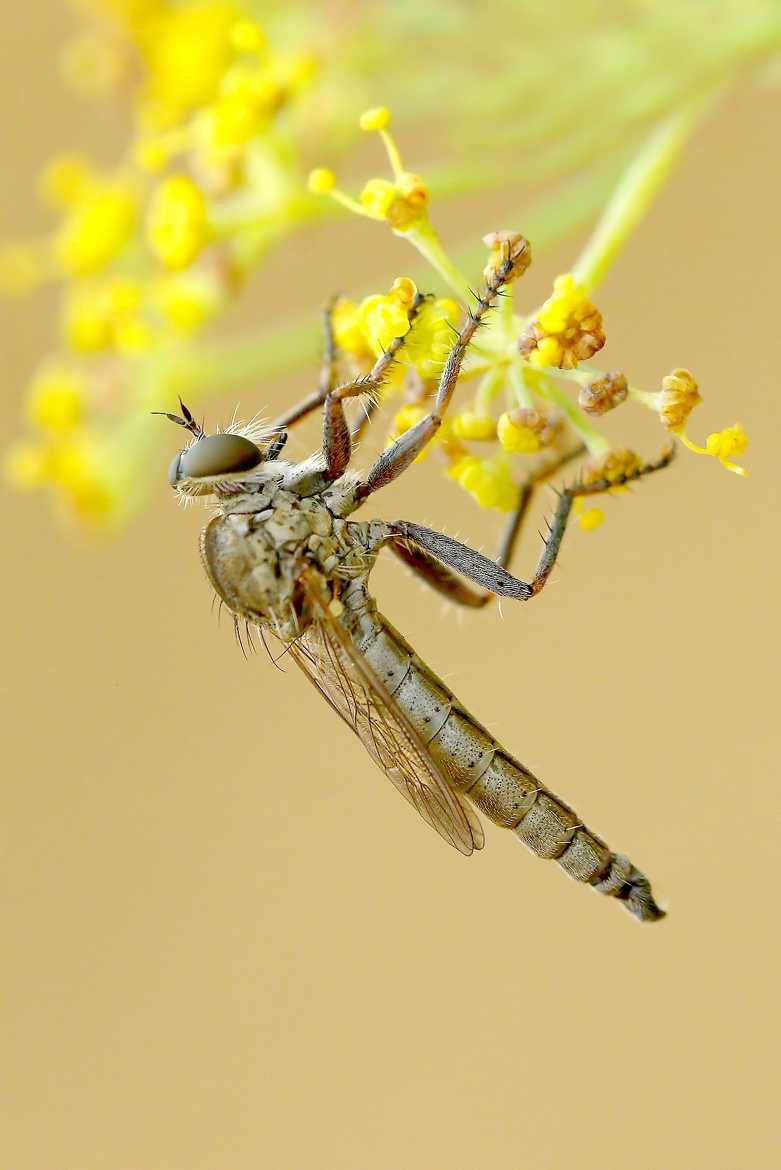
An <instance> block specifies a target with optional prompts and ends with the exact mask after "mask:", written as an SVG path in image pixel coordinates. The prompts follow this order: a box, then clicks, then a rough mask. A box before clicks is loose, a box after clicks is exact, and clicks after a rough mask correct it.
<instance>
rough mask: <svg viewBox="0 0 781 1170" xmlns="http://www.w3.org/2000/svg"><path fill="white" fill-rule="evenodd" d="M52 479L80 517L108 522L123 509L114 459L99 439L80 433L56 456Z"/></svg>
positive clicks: (90, 520) (64, 501) (55, 454)
mask: <svg viewBox="0 0 781 1170" xmlns="http://www.w3.org/2000/svg"><path fill="white" fill-rule="evenodd" d="M53 480H54V483H55V484H56V486H57V487H58V488H59V490H60V496H61V499H62V501H63V503H64V504H65V505H66V506H67V508H68V510H69V511H70V512H72V513H74V514H75V515H76V516H77V517H78V518H79V519H81V520H88V521H89V522H91V523H93V524H99V525H102V524H105V523H107V522H109V521H110V520H112V519H115V518H116V517H117V516H118V515H119V513H120V511H121V509H122V497H121V494H120V493H119V491H118V488H117V484H116V482H115V479H114V477H113V475H112V471H111V460H110V458H109V456H108V454H107V452H106V451H105V450H104V448H103V445H102V443H101V442H99V441H98V439H97V438H96V437H95V436H93V435H91V434H89V433H84V434H79V435H77V436H75V437H74V438H73V439H72V440H70V441H68V442H66V443H63V444H62V446H60V447H59V448H58V449H57V450H56V452H54V455H53Z"/></svg>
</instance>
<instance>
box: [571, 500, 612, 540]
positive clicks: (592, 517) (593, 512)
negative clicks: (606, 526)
mask: <svg viewBox="0 0 781 1170" xmlns="http://www.w3.org/2000/svg"><path fill="white" fill-rule="evenodd" d="M575 514H576V516H577V518H578V524H579V525H580V527H581V528H582V529H583V531H584V532H594V530H595V529H597V528H599V526H600V524H601V523H602V521H603V520H604V519H605V513H604V512H603V511H602V509H601V508H588V507H586V506H585V504H584V502H583V500H582V498H581V497H578V498H577V499H576V500H575Z"/></svg>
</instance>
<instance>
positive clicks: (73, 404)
mask: <svg viewBox="0 0 781 1170" xmlns="http://www.w3.org/2000/svg"><path fill="white" fill-rule="evenodd" d="M85 397H86V385H85V382H84V379H83V378H82V376H81V375H80V374H79V373H78V372H77V371H76V370H74V369H72V368H70V367H68V366H62V365H52V366H50V367H48V368H47V369H44V370H42V371H41V373H40V374H38V375H37V377H35V378H34V379H33V382H32V385H31V386H30V390H29V395H28V400H27V413H28V416H29V419H30V421H31V423H32V424H33V425H34V426H36V427H39V428H40V429H41V430H44V431H49V432H52V433H54V434H63V433H65V432H66V431H70V430H73V428H74V427H76V426H77V425H78V424H79V423H80V422H81V419H82V415H83V413H84V402H85Z"/></svg>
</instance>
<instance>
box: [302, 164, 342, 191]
mask: <svg viewBox="0 0 781 1170" xmlns="http://www.w3.org/2000/svg"><path fill="white" fill-rule="evenodd" d="M307 186H308V187H309V190H310V191H311V192H312V194H313V195H328V194H329V192H331V191H333V189H334V187H335V186H336V175H335V174H334V173H333V171H329V170H328V169H327V167H315V169H314V170H313V171H310V172H309V178H308V180H307Z"/></svg>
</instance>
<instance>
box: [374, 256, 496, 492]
mask: <svg viewBox="0 0 781 1170" xmlns="http://www.w3.org/2000/svg"><path fill="white" fill-rule="evenodd" d="M516 264H517V256H516V257H514V258H513V257H508V258H507V260H506V261H505V263H504V264H502V265H501V266H500V267H499V268H498V269H497V270H496V271H495V273H494V274H493V275H492V277H491V279H490V280H489V281H488V282H487V283H486V285H485V288H484V290H483V292H482V293H481V295H480V296H479V297H478V298H477V305H476V306H475V308H474V309H470V311H469V313H468V315H467V318H466V321H465V322H464V324H463V325H462V326H461V329H460V331H459V333H458V335H457V337H456V341H455V344H454V345H453V348H452V349H451V350H450V353H449V355H448V359H447V361H446V362H445V368H444V369H443V371H442V376H441V378H440V379H439V386H438V388H437V393H436V397H435V399H434V409H433V410H432V411H431V414H429V415H427V417H426V418H424V419H421V421H420V422H419V423H416V424H415V426H414V427H411V428H410V429H409V430H408V431H405V433H404V434H403V435H400V436H399V438H398V439H397V440H396V442H395V443H392V444H391V445H390V447H388V448H387V449H386V450H385V451H383V453H382V454H381V455H380V457H379V459H378V460H377V462H376V463H375V464H374V466H373V467H372V468H371V470H370V471H369V474H368V476H367V477H366V482H365V483H364V484H362V485H361V487H360V488H359V491H358V498H359V500H365V499H366V498H367V497H368V496H370V495H371V494H372V492H376V491H378V490H379V488H381V487H385V486H386V485H387V484H389V483H392V482H393V480H394V479H397V478H398V476H400V475H401V473H402V472H403V471H406V469H407V468H408V467H409V465H410V464H411V463H412V462H413V461H414V460H415V459H416V458H417V456H418V455H419V454H420V453H421V451H422V450H423V449H424V447H426V446H427V445H428V444H429V443H430V442H431V440H432V439H433V438H434V435H435V434H436V433H437V431H438V430H439V428H440V426H441V425H442V420H443V418H444V416H445V413H446V411H447V408H448V406H449V405H450V400H451V398H452V397H453V394H454V392H455V389H456V384H457V382H458V377H459V374H460V373H461V365H462V363H463V360H464V355H465V354H466V351H467V348H468V347H469V343H470V342H471V341H472V338H473V337H474V335H475V333H476V332H477V330H478V328H479V327H480V324H481V322H482V321H483V318H484V317H485V315H486V313H487V312H488V310H489V309H490V308H492V306H493V305H494V304H495V302H496V298H497V297H498V296H499V294H500V291H501V288H502V285H504V284H506V283H507V280H508V279H509V278H510V275H511V273H512V270H513V268H514V266H515V265H516Z"/></svg>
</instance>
